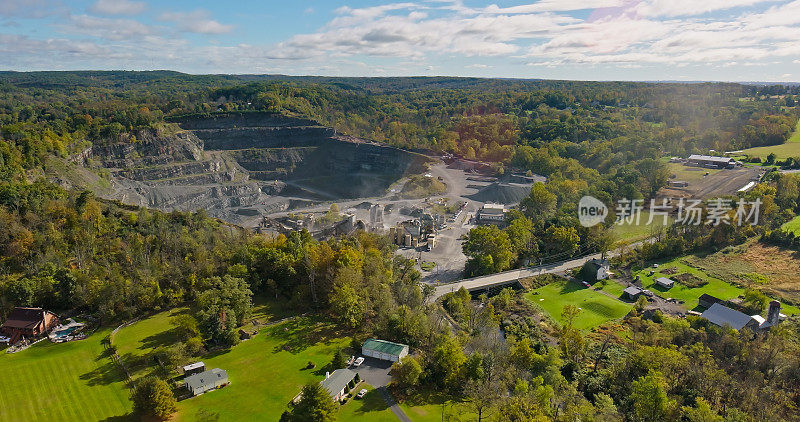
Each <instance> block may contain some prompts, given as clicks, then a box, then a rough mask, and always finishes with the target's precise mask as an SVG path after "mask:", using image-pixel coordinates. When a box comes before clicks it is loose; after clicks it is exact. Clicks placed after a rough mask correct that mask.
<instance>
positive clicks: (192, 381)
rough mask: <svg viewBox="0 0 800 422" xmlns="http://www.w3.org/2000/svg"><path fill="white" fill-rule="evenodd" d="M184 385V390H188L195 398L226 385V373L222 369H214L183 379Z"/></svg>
mask: <svg viewBox="0 0 800 422" xmlns="http://www.w3.org/2000/svg"><path fill="white" fill-rule="evenodd" d="M184 384H185V385H186V389H187V390H189V391H190V392H191V393H192V395H193V396H196V395H198V394H202V393H205V392H206V391H209V390H213V389H215V388H220V387H223V386H225V385H228V373H227V372H225V371H224V370H222V369H219V368H214V369H212V370H210V371H205V372H201V373H199V374H194V375H192V376H189V377H186V379H184Z"/></svg>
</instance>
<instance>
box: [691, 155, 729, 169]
mask: <svg viewBox="0 0 800 422" xmlns="http://www.w3.org/2000/svg"><path fill="white" fill-rule="evenodd" d="M688 161H689V163H690V164H695V165H701V166H710V167H720V168H722V167H733V165H734V164H736V160H734V159H733V158H730V157H715V156H713V155H700V154H692V155H690V156H689V158H688Z"/></svg>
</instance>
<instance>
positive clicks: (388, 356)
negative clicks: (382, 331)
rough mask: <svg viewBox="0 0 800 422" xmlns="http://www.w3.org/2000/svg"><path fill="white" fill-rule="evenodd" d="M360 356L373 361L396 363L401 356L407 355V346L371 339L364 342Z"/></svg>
mask: <svg viewBox="0 0 800 422" xmlns="http://www.w3.org/2000/svg"><path fill="white" fill-rule="evenodd" d="M361 354H362V355H364V356H369V357H373V358H375V359H380V360H388V361H391V362H397V361H399V360H400V359H402V358H403V356H406V355H408V345H407V344H400V343H393V342H391V341H386V340H377V339H373V338H371V339H369V340H367V341H365V342H364V345H363V346H362V347H361Z"/></svg>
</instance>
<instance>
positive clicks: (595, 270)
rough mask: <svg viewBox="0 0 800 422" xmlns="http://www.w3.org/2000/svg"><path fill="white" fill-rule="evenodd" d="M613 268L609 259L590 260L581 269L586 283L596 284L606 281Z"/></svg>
mask: <svg viewBox="0 0 800 422" xmlns="http://www.w3.org/2000/svg"><path fill="white" fill-rule="evenodd" d="M610 268H611V266H610V265H609V263H608V260H607V259H604V258H603V259H596V258H593V259H590V260H588V261H586V263H585V264H583V268H582V269H581V276H582V277H583V279H584V280H585V281H588V282H590V283H594V282H595V281H599V280H605V279H607V278H608V270H609V269H610Z"/></svg>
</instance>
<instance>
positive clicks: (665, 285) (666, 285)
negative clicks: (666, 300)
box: [656, 277, 675, 290]
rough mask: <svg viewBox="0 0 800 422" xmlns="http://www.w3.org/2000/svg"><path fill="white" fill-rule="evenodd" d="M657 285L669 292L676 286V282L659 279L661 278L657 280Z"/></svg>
mask: <svg viewBox="0 0 800 422" xmlns="http://www.w3.org/2000/svg"><path fill="white" fill-rule="evenodd" d="M656 284H658V285H659V286H661V287H663V288H665V289H667V290H669V289H671V288H672V286H674V285H675V280H672V279H670V278H666V277H659V278H657V279H656Z"/></svg>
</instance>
